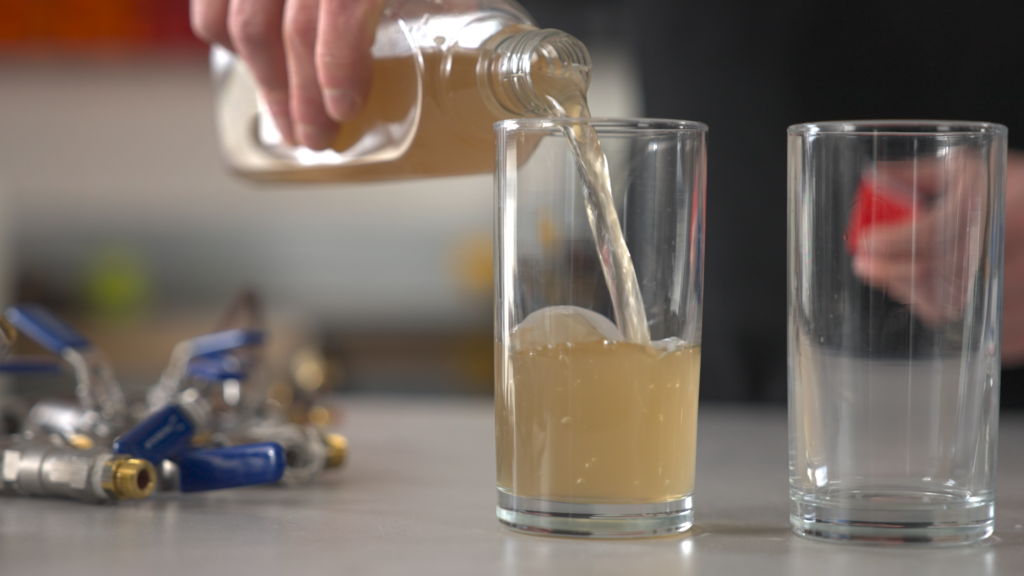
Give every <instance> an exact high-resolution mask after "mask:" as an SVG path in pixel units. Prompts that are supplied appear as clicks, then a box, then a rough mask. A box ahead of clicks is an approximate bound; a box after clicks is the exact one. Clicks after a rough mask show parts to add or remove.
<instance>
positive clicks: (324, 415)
mask: <svg viewBox="0 0 1024 576" xmlns="http://www.w3.org/2000/svg"><path fill="white" fill-rule="evenodd" d="M308 418H309V423H310V424H312V425H314V426H316V427H318V428H323V427H325V426H329V425H330V424H331V411H330V410H328V409H327V408H324V407H323V406H313V407H312V408H310V409H309V413H308Z"/></svg>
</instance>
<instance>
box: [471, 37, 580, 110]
mask: <svg viewBox="0 0 1024 576" xmlns="http://www.w3.org/2000/svg"><path fill="white" fill-rule="evenodd" d="M590 69H591V64H590V54H589V53H588V52H587V48H586V46H584V45H583V43H582V42H580V41H579V40H577V39H576V38H574V37H573V36H570V35H569V34H566V33H565V32H562V31H560V30H552V29H546V30H537V29H533V28H526V29H523V28H518V27H517V29H513V30H510V31H509V32H508V33H505V34H502V33H499V34H497V35H495V36H494V37H493V38H492V39H491V40H490V41H488V42H487V44H486V45H485V46H484V48H483V50H482V51H481V54H480V59H479V61H478V62H477V82H478V84H479V88H480V93H481V95H483V98H484V101H485V102H487V105H488V107H489V108H491V111H492V112H494V113H495V114H497V115H498V116H499V117H508V116H509V115H511V116H513V117H530V116H532V117H544V116H565V115H566V111H565V102H567V101H575V100H581V101H583V102H585V100H586V93H587V89H588V88H589V87H590Z"/></svg>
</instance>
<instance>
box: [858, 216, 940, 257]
mask: <svg viewBox="0 0 1024 576" xmlns="http://www.w3.org/2000/svg"><path fill="white" fill-rule="evenodd" d="M935 220H936V217H935V215H934V214H927V215H920V216H918V217H917V218H915V219H912V220H909V221H906V222H900V223H897V224H875V225H874V226H871V227H869V228H866V229H864V231H863V232H861V234H860V238H859V240H858V242H857V253H858V254H860V253H865V254H870V255H871V256H873V257H886V258H903V257H910V256H911V255H915V254H916V255H917V256H918V257H921V256H930V255H932V254H933V253H935V252H937V251H939V249H940V248H941V246H944V243H941V244H940V243H938V242H936V238H935V228H936V226H935Z"/></svg>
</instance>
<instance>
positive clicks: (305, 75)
mask: <svg viewBox="0 0 1024 576" xmlns="http://www.w3.org/2000/svg"><path fill="white" fill-rule="evenodd" d="M319 9H320V2H319V1H318V0H289V2H288V3H287V4H286V5H285V11H284V48H285V57H286V61H287V63H288V86H289V103H290V106H291V115H292V122H293V123H294V124H293V128H294V130H295V137H296V140H298V142H299V143H301V144H303V145H305V146H308V147H310V148H312V149H314V150H323V149H324V148H327V147H328V146H330V144H331V141H332V140H333V138H334V136H335V135H336V134H337V131H338V123H337V122H335V121H334V120H333V119H332V118H331V117H330V116H329V115H328V114H327V109H326V108H325V107H324V99H323V94H322V93H321V91H320V82H319V80H318V79H317V73H316V65H315V64H314V57H315V52H316V36H317V17H318V15H319Z"/></svg>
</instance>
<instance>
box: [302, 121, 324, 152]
mask: <svg viewBox="0 0 1024 576" xmlns="http://www.w3.org/2000/svg"><path fill="white" fill-rule="evenodd" d="M296 132H297V135H298V137H299V142H301V143H302V145H303V146H305V147H307V148H312V149H313V150H323V149H325V148H327V147H329V146H330V145H331V137H332V136H333V134H331V133H329V132H326V131H324V130H322V129H320V128H318V127H316V126H311V125H309V124H299V125H298V127H297V130H296Z"/></svg>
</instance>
